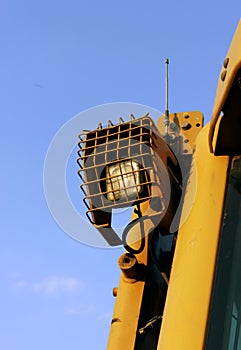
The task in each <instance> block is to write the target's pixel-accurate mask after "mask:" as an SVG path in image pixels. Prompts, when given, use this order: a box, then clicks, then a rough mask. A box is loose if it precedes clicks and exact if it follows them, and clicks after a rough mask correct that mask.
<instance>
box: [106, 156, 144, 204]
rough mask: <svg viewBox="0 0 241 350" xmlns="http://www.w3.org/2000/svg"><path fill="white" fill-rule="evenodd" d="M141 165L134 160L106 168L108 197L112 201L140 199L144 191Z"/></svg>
mask: <svg viewBox="0 0 241 350" xmlns="http://www.w3.org/2000/svg"><path fill="white" fill-rule="evenodd" d="M142 187H143V186H141V170H140V165H139V163H137V162H136V161H134V160H127V161H123V162H118V163H115V164H112V165H107V167H106V197H107V199H108V200H110V201H117V200H120V199H125V198H126V199H130V198H133V199H135V198H138V195H139V194H140V193H141V191H142Z"/></svg>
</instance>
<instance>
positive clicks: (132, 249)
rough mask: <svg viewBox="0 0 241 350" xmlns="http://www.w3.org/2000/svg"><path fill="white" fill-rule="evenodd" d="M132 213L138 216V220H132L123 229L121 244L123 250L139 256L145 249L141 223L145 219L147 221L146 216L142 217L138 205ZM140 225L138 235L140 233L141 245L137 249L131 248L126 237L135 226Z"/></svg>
mask: <svg viewBox="0 0 241 350" xmlns="http://www.w3.org/2000/svg"><path fill="white" fill-rule="evenodd" d="M134 213H136V214H137V215H138V218H136V219H134V220H132V221H131V222H130V223H129V224H128V225H127V226H126V228H125V229H124V231H123V233H122V244H123V246H124V248H125V249H126V250H127V251H128V252H129V253H131V254H139V253H141V252H142V251H143V249H144V248H145V232H144V225H143V221H144V220H145V219H147V216H142V213H141V210H140V205H139V204H137V209H135V210H134ZM138 222H139V223H140V225H141V229H140V233H141V245H140V247H139V248H138V249H135V248H132V247H131V246H129V244H128V243H127V237H128V234H129V232H130V230H131V229H132V228H133V227H134V226H135V225H136V224H137V223H138Z"/></svg>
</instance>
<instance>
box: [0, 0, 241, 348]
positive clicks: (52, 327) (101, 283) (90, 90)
mask: <svg viewBox="0 0 241 350" xmlns="http://www.w3.org/2000/svg"><path fill="white" fill-rule="evenodd" d="M0 9H1V10H0V17H1V18H0V43H1V55H0V71H1V74H0V77H1V78H0V96H1V121H2V135H1V138H0V142H1V148H0V150H1V163H2V171H1V185H2V186H1V187H2V195H1V211H0V213H1V214H0V215H1V223H0V225H1V240H2V242H1V248H0V251H1V252H0V271H1V278H0V300H1V308H0V310H1V311H0V348H1V349H4V350H33V349H35V350H40V349H41V350H42V349H46V350H50V349H58V350H65V349H71V350H75V349H76V350H77V349H78V350H79V349H81V350H82V349H88V350H94V349H105V348H106V343H107V339H108V333H109V325H110V320H111V315H112V311H113V307H114V301H115V300H114V298H113V297H112V288H113V287H114V286H117V285H118V280H119V270H118V267H117V258H118V256H119V255H120V254H121V253H122V250H121V249H112V250H110V249H100V248H94V247H89V246H87V245H84V244H81V243H79V242H77V241H75V240H73V239H71V238H70V237H69V236H68V235H67V234H65V233H64V232H63V231H62V230H61V228H60V227H59V226H58V225H57V224H56V222H55V221H54V219H53V218H52V216H51V214H50V211H49V209H48V207H47V204H46V200H45V196H44V190H43V168H44V160H45V156H46V153H47V150H48V147H49V145H50V143H51V140H52V139H53V138H54V135H55V134H56V133H57V132H58V130H59V129H60V128H61V126H62V125H63V124H64V123H66V122H67V121H68V120H69V119H70V118H72V117H73V116H75V115H77V114H79V113H80V112H82V111H84V110H86V109H89V108H91V107H94V106H97V105H101V104H105V103H112V102H131V103H139V104H144V105H148V106H150V107H151V108H154V109H158V110H160V111H161V112H162V111H163V110H164V86H165V84H164V72H165V67H164V61H165V58H166V57H169V59H170V74H169V75H170V102H169V107H170V111H171V112H181V111H188V110H189V111H190V110H201V111H202V112H203V113H204V115H205V121H206V122H207V121H208V120H209V118H210V115H211V111H212V105H213V100H214V96H215V90H216V84H217V79H218V76H219V72H220V69H221V65H222V62H223V59H224V58H225V55H226V52H227V49H228V47H229V44H230V41H231V38H232V35H233V33H234V31H235V28H236V25H237V23H238V20H239V17H241V2H240V0H230V1H228V2H227V1H223V0H213V1H207V0H202V1H193V0H185V1H179V0H169V1H161V0H159V1H157V0H151V1H143V0H132V1H127V0H123V1H121V2H116V1H110V0H109V1H108V0H102V1H97V0H90V1H81V0H69V1H56V0H53V1H51V0H49V1H46V0H42V1H30V0H22V1H17V0H2V1H1V4H0ZM131 112H132V111H130V113H131ZM99 119H100V118H99V116H98V115H93V117H92V118H91V119H89V118H86V117H85V114H83V117H82V119H81V118H80V123H79V126H78V130H76V135H78V133H79V132H81V130H82V129H90V128H93V127H94V126H95V125H97V123H98V122H99V121H103V122H105V120H99ZM72 159H73V162H74V161H75V159H74V157H71V158H70V161H71V160H72ZM56 162H57V159H56ZM53 166H55V165H53ZM70 169H72V166H70ZM73 169H75V166H73ZM74 176H76V174H75V175H74ZM76 179H77V177H76ZM68 181H69V182H71V180H67V182H68ZM73 184H74V185H73ZM75 184H76V189H75V190H74V186H75ZM70 187H71V193H72V195H73V197H74V199H73V200H74V202H75V206H78V199H77V198H78V196H79V201H81V196H80V190H79V189H78V180H75V181H74V180H73V183H72V185H70ZM83 230H85V231H86V232H83V233H84V234H86V235H88V228H87V229H86V228H84V227H83Z"/></svg>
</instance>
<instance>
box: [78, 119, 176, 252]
mask: <svg viewBox="0 0 241 350" xmlns="http://www.w3.org/2000/svg"><path fill="white" fill-rule="evenodd" d="M79 137H80V142H79V148H80V149H79V151H78V154H79V158H78V160H77V162H78V164H79V166H80V170H79V171H78V174H79V176H80V178H81V180H82V184H81V185H80V187H81V189H82V191H83V193H84V198H83V200H84V203H85V205H86V207H87V212H86V215H87V217H88V218H89V220H90V222H91V223H92V224H93V225H94V226H95V227H96V228H97V229H98V230H99V231H100V233H101V234H102V235H103V237H104V238H105V239H106V240H107V242H108V243H109V244H110V245H119V244H121V239H120V238H119V236H118V235H117V234H116V233H115V231H114V230H113V228H112V227H111V218H112V211H113V209H115V208H120V207H130V206H133V205H136V204H140V203H142V202H144V201H149V203H150V210H149V213H148V215H149V216H151V215H154V214H158V213H160V211H163V212H164V211H165V213H166V215H165V218H164V221H165V222H167V221H168V220H167V217H168V216H169V215H170V210H171V211H172V210H173V209H172V207H171V206H170V205H169V204H170V203H169V202H170V196H171V192H172V189H173V186H176V187H177V188H178V191H179V193H180V183H181V175H180V176H179V174H180V170H178V169H179V165H178V162H177V160H176V158H175V156H174V154H173V152H172V151H171V150H170V148H169V146H168V145H167V143H166V142H165V140H164V139H163V138H162V137H161V136H160V134H159V132H158V130H157V128H156V126H155V124H154V123H153V121H152V119H151V118H150V117H149V116H148V115H145V116H144V117H141V118H139V119H134V118H133V117H132V118H131V119H130V120H129V121H127V122H124V121H123V120H122V119H120V120H119V123H118V124H117V125H113V124H112V123H111V122H108V125H107V126H106V127H102V125H101V124H99V125H98V127H97V129H95V130H93V131H88V132H85V133H83V134H81V135H80V136H79ZM173 174H175V176H174V175H173ZM179 199H180V196H179V195H178V196H177V201H179ZM172 206H173V205H172ZM174 207H175V205H174Z"/></svg>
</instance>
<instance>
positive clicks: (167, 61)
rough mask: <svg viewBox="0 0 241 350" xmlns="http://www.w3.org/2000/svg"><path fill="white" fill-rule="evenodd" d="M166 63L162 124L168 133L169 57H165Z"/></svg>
mask: <svg viewBox="0 0 241 350" xmlns="http://www.w3.org/2000/svg"><path fill="white" fill-rule="evenodd" d="M165 64H166V101H165V102H166V108H165V117H164V126H165V132H166V134H168V128H169V125H170V119H169V110H168V65H169V59H168V58H167V59H166V61H165Z"/></svg>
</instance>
